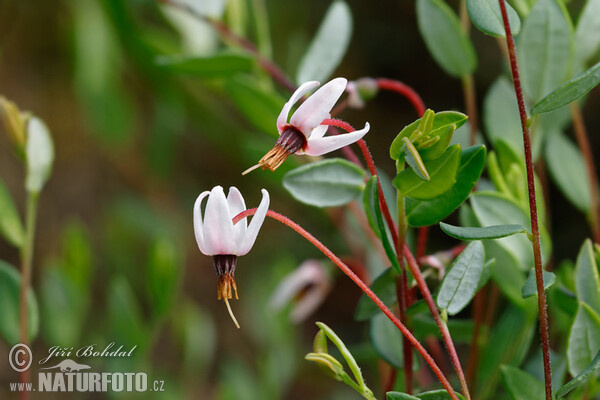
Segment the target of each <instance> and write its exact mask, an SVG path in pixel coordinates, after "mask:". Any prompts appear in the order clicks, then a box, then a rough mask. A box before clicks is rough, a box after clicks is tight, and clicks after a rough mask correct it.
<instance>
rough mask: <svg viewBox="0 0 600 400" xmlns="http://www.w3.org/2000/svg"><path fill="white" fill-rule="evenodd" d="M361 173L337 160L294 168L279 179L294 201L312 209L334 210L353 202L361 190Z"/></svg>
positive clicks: (362, 174) (359, 170)
mask: <svg viewBox="0 0 600 400" xmlns="http://www.w3.org/2000/svg"><path fill="white" fill-rule="evenodd" d="M364 182H365V171H364V170H363V169H362V168H360V167H358V166H357V165H355V164H353V163H351V162H350V161H346V160H343V159H341V158H332V159H328V160H323V161H319V162H315V163H311V164H307V165H303V166H301V167H299V168H296V169H294V170H292V171H290V172H288V173H286V174H285V175H284V177H283V186H284V187H285V188H286V189H287V190H288V191H289V192H290V193H291V195H292V196H294V198H295V199H296V200H298V201H301V202H302V203H305V204H310V205H313V206H316V207H334V206H342V205H344V204H348V203H349V202H351V201H352V200H355V199H356V198H357V197H358V196H360V194H361V193H362V191H363V188H364V186H365V183H364Z"/></svg>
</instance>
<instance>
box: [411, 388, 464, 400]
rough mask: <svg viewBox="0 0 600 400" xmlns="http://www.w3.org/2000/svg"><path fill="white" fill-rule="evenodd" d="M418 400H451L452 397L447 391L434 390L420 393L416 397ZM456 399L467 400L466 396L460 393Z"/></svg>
mask: <svg viewBox="0 0 600 400" xmlns="http://www.w3.org/2000/svg"><path fill="white" fill-rule="evenodd" d="M415 397H416V398H418V399H421V400H451V399H452V397H450V395H449V394H448V392H447V391H446V390H443V389H439V390H432V391H430V392H424V393H419V394H416V395H415ZM456 397H458V398H459V400H465V398H464V396H463V395H462V394H460V393H456Z"/></svg>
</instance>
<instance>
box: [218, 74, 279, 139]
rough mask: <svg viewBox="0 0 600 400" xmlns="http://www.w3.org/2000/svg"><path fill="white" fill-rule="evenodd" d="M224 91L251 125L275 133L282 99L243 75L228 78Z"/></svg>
mask: <svg viewBox="0 0 600 400" xmlns="http://www.w3.org/2000/svg"><path fill="white" fill-rule="evenodd" d="M225 91H226V92H227V94H228V95H229V96H230V97H231V99H232V100H233V102H234V103H235V105H236V106H237V107H238V109H239V110H240V112H241V113H242V114H243V115H244V116H245V117H246V118H247V119H248V121H250V123H251V124H252V125H254V126H255V127H256V128H257V129H259V130H260V131H262V132H265V133H270V134H271V135H277V127H276V121H277V116H278V115H279V112H280V111H281V107H283V104H284V103H285V100H284V99H282V98H281V97H280V96H279V95H277V94H276V93H273V92H270V91H266V90H264V89H261V88H260V87H259V86H258V83H257V82H255V81H254V80H252V79H250V78H248V77H244V76H237V77H235V78H232V79H229V80H228V81H227V83H226V85H225Z"/></svg>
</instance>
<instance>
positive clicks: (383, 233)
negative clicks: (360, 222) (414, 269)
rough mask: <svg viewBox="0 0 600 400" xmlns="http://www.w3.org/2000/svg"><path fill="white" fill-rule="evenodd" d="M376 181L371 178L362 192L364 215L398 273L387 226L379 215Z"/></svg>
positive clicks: (374, 178) (394, 252)
mask: <svg viewBox="0 0 600 400" xmlns="http://www.w3.org/2000/svg"><path fill="white" fill-rule="evenodd" d="M377 179H378V177H377V176H372V177H371V178H370V179H369V180H368V181H367V184H366V185H365V190H364V192H363V204H364V206H365V213H366V214H367V220H368V221H369V224H370V225H371V229H373V231H374V232H375V235H377V237H378V238H379V239H381V244H382V245H383V249H384V250H385V254H386V255H387V257H388V259H389V260H390V263H392V266H394V268H396V270H397V271H400V264H398V257H397V256H396V250H395V249H394V247H393V245H392V239H391V238H390V234H389V233H388V228H387V224H386V223H385V222H384V221H383V215H382V214H381V208H380V205H379V187H378V185H377Z"/></svg>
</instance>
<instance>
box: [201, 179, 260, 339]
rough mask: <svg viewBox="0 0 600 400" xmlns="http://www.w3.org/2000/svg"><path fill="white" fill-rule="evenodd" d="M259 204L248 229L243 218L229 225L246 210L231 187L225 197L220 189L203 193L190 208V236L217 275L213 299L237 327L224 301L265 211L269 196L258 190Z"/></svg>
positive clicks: (235, 289)
mask: <svg viewBox="0 0 600 400" xmlns="http://www.w3.org/2000/svg"><path fill="white" fill-rule="evenodd" d="M262 195H263V198H262V201H261V202H260V205H259V206H258V210H257V211H256V214H254V217H252V221H250V224H249V225H248V221H247V218H243V219H241V220H240V221H239V222H238V223H237V224H235V225H234V224H233V221H232V220H233V218H234V217H235V216H236V215H238V214H239V213H241V212H242V211H245V210H246V203H245V202H244V198H243V197H242V194H241V193H240V191H239V190H238V189H237V188H235V187H233V186H232V187H230V188H229V193H228V195H227V197H225V193H224V192H223V188H222V187H221V186H215V187H214V188H213V189H212V190H211V191H210V192H209V191H205V192H202V193H201V194H200V196H198V198H197V199H196V203H195V204H194V234H195V235H196V242H197V243H198V247H199V248H200V251H201V252H202V253H203V254H205V255H207V256H213V265H214V267H215V271H216V273H217V278H218V286H217V297H218V299H219V300H220V299H223V300H224V301H225V303H226V304H227V308H228V309H229V313H230V314H231V317H232V319H233V320H234V322H235V323H236V325H237V326H238V328H239V325H238V324H237V321H236V320H235V317H234V316H233V314H232V312H231V308H230V307H229V302H228V301H227V300H228V299H231V298H233V294H234V293H235V298H236V299H237V298H238V295H237V286H236V283H235V278H234V273H235V267H236V265H237V257H238V256H243V255H245V254H247V253H248V252H249V251H250V249H251V248H252V245H253V244H254V242H255V240H256V237H257V236H258V231H259V230H260V227H261V226H262V223H263V221H264V220H265V216H266V215H267V210H268V208H269V193H268V192H267V191H266V190H265V189H262ZM207 196H208V201H207V203H206V209H205V211H204V218H202V209H201V208H202V201H203V200H204V199H205V198H206V197H207Z"/></svg>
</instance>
